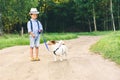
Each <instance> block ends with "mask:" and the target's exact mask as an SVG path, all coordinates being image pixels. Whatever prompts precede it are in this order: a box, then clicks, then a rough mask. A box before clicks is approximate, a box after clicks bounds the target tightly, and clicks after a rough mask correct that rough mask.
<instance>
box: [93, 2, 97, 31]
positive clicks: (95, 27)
mask: <svg viewBox="0 0 120 80" xmlns="http://www.w3.org/2000/svg"><path fill="white" fill-rule="evenodd" d="M93 20H94V29H95V31H97V26H96V16H95V7H94V4H93Z"/></svg>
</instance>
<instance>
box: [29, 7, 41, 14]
mask: <svg viewBox="0 0 120 80" xmlns="http://www.w3.org/2000/svg"><path fill="white" fill-rule="evenodd" d="M29 14H39V12H38V10H37V8H31V9H30V12H29Z"/></svg>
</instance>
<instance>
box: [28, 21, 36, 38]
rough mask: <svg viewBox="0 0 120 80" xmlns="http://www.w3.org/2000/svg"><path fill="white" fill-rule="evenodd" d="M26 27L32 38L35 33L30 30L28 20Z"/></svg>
mask: <svg viewBox="0 0 120 80" xmlns="http://www.w3.org/2000/svg"><path fill="white" fill-rule="evenodd" d="M27 28H28V33H29V34H30V35H31V36H32V37H33V38H35V35H34V33H33V32H32V30H31V24H30V21H28V23H27Z"/></svg>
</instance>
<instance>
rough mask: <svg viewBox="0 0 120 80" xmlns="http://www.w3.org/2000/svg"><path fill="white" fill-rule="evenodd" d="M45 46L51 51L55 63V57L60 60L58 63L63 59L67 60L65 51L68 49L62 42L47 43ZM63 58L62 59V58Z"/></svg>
mask: <svg viewBox="0 0 120 80" xmlns="http://www.w3.org/2000/svg"><path fill="white" fill-rule="evenodd" d="M47 44H48V45H49V46H51V49H50V50H51V51H52V53H53V56H54V61H57V57H59V58H60V61H63V59H67V51H68V48H67V47H66V45H65V43H64V41H62V40H60V41H53V40H52V41H47ZM63 57H64V58H63Z"/></svg>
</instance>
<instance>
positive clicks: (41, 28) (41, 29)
mask: <svg viewBox="0 0 120 80" xmlns="http://www.w3.org/2000/svg"><path fill="white" fill-rule="evenodd" d="M39 26H40V32H42V31H43V27H42V24H41V22H40V21H39Z"/></svg>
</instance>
